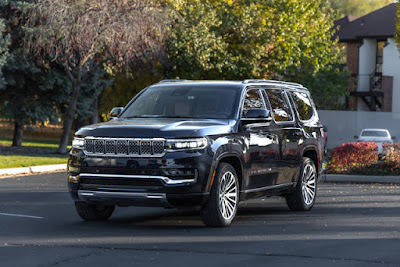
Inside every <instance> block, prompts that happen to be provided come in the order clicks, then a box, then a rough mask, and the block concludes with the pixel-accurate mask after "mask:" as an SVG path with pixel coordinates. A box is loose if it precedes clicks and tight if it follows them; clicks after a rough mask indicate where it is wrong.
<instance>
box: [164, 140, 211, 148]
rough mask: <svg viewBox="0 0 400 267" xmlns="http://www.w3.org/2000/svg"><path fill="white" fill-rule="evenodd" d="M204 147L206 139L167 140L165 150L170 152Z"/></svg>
mask: <svg viewBox="0 0 400 267" xmlns="http://www.w3.org/2000/svg"><path fill="white" fill-rule="evenodd" d="M206 146H207V139H206V138H205V137H203V138H196V139H183V140H167V150H172V151H179V150H192V149H203V148H205V147H206Z"/></svg>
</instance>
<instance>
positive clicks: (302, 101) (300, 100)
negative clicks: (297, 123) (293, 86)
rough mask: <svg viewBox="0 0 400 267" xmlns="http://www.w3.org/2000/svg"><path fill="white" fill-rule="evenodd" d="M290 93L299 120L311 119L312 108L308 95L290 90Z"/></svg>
mask: <svg viewBox="0 0 400 267" xmlns="http://www.w3.org/2000/svg"><path fill="white" fill-rule="evenodd" d="M290 95H291V96H292V99H293V102H294V104H295V106H296V109H297V112H298V113H299V118H300V120H302V121H306V120H309V119H311V117H312V116H313V114H314V110H313V107H312V104H311V100H310V98H309V97H308V95H307V94H306V93H301V92H290Z"/></svg>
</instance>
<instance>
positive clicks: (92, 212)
mask: <svg viewBox="0 0 400 267" xmlns="http://www.w3.org/2000/svg"><path fill="white" fill-rule="evenodd" d="M75 208H76V211H77V212H78V214H79V216H80V217H81V218H82V219H84V220H85V221H105V220H107V219H108V218H110V217H111V215H112V213H113V211H114V208H115V206H105V205H91V204H88V203H86V202H81V201H77V202H75Z"/></svg>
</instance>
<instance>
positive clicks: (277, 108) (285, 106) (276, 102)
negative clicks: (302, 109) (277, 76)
mask: <svg viewBox="0 0 400 267" xmlns="http://www.w3.org/2000/svg"><path fill="white" fill-rule="evenodd" d="M265 92H266V93H267V96H268V100H269V103H270V105H271V108H272V111H273V113H274V119H275V121H277V122H285V121H293V115H292V110H291V108H290V105H289V103H288V101H287V98H286V95H285V92H284V91H282V90H277V89H267V90H265Z"/></svg>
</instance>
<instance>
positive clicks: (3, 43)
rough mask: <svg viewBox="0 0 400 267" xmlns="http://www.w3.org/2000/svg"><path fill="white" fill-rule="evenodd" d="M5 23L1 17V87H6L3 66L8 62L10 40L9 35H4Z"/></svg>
mask: <svg viewBox="0 0 400 267" xmlns="http://www.w3.org/2000/svg"><path fill="white" fill-rule="evenodd" d="M4 29H5V25H4V21H3V20H2V19H1V18H0V88H3V87H4V78H3V73H2V67H3V66H4V64H5V63H6V59H7V55H8V40H9V36H8V35H4V34H3V32H4Z"/></svg>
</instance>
